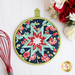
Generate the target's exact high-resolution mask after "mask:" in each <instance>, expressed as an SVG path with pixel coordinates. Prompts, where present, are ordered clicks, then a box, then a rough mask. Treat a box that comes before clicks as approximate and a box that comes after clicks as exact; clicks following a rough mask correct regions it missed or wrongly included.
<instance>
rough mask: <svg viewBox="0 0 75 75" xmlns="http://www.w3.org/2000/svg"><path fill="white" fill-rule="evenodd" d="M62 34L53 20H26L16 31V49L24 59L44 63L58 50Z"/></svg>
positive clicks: (34, 62)
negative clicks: (60, 34)
mask: <svg viewBox="0 0 75 75" xmlns="http://www.w3.org/2000/svg"><path fill="white" fill-rule="evenodd" d="M59 45H60V36H59V33H58V31H57V29H56V28H55V27H54V25H53V24H52V23H51V22H48V21H46V20H44V19H31V20H28V21H25V22H24V23H23V24H22V25H21V26H20V27H19V28H18V29H17V31H16V34H15V50H16V52H17V53H18V55H19V57H20V56H21V57H20V58H23V59H22V60H23V61H25V62H27V63H31V64H42V63H45V62H47V61H49V60H51V59H52V58H53V57H54V56H55V55H56V54H57V52H58V50H59Z"/></svg>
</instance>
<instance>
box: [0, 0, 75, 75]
mask: <svg viewBox="0 0 75 75" xmlns="http://www.w3.org/2000/svg"><path fill="white" fill-rule="evenodd" d="M48 6H49V0H0V29H1V30H4V31H5V32H6V33H8V35H9V36H10V39H11V46H12V48H11V64H12V67H13V70H14V75H75V64H74V63H75V42H72V41H69V40H68V39H67V38H66V37H65V35H64V33H63V29H64V27H65V25H64V24H63V23H60V22H59V20H51V21H52V22H53V23H54V24H55V25H56V27H57V28H58V30H59V32H60V35H61V47H60V51H59V53H58V54H57V55H56V57H55V58H54V59H53V60H51V61H50V62H48V63H46V64H44V65H40V66H34V65H30V64H27V63H25V62H23V61H22V60H21V59H20V58H19V57H18V56H17V54H16V53H15V51H14V48H13V35H14V32H15V30H16V28H17V26H18V25H19V24H20V23H21V22H22V21H24V20H25V19H28V18H30V17H34V10H35V9H36V8H39V9H40V14H41V17H44V18H47V19H50V18H49V13H47V12H45V10H46V9H47V8H48ZM64 61H70V62H71V63H72V65H73V68H72V70H71V71H70V72H64V71H62V69H61V64H62V63H63V62H64ZM0 75H7V72H6V67H5V65H4V64H3V62H2V61H1V60H0Z"/></svg>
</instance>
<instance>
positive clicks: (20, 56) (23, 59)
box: [13, 9, 61, 65]
mask: <svg viewBox="0 0 75 75" xmlns="http://www.w3.org/2000/svg"><path fill="white" fill-rule="evenodd" d="M36 10H37V9H36ZM36 10H35V17H32V18H29V19H26V20H24V21H23V22H22V23H21V24H20V25H19V26H18V27H17V29H16V30H15V33H14V38H13V45H14V49H15V52H16V54H17V55H18V57H19V58H20V59H21V60H22V61H24V62H26V63H28V64H31V65H42V64H46V63H48V62H49V61H51V60H52V59H53V58H54V57H55V56H56V55H57V54H58V52H59V49H60V44H61V36H60V33H59V31H58V29H57V28H56V26H55V25H54V24H53V23H52V22H51V21H49V20H48V19H45V18H42V17H39V15H40V14H39V15H38V16H37V14H36ZM38 12H39V10H38ZM32 19H43V20H46V21H48V22H50V23H51V24H52V25H53V26H54V27H55V28H56V29H57V32H58V34H59V38H60V42H59V48H58V52H57V53H56V54H55V56H54V57H53V58H52V59H51V60H49V61H47V62H45V63H40V64H34V63H29V62H27V61H26V59H25V58H24V57H22V55H19V53H18V52H17V50H16V47H15V37H16V33H17V31H18V29H19V28H20V27H21V26H22V25H23V24H24V23H25V22H26V21H28V20H32Z"/></svg>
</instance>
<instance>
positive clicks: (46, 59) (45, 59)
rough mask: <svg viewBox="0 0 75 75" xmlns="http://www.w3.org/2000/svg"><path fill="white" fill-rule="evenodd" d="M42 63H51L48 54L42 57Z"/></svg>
mask: <svg viewBox="0 0 75 75" xmlns="http://www.w3.org/2000/svg"><path fill="white" fill-rule="evenodd" d="M41 59H42V61H49V57H48V56H47V54H44V56H42V57H41Z"/></svg>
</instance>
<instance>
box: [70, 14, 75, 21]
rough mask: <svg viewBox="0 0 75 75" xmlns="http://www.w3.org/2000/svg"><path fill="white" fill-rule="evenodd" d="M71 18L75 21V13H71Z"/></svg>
mask: <svg viewBox="0 0 75 75" xmlns="http://www.w3.org/2000/svg"><path fill="white" fill-rule="evenodd" d="M69 17H70V18H69V19H70V20H73V21H75V13H72V14H71V13H70V14H69Z"/></svg>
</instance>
